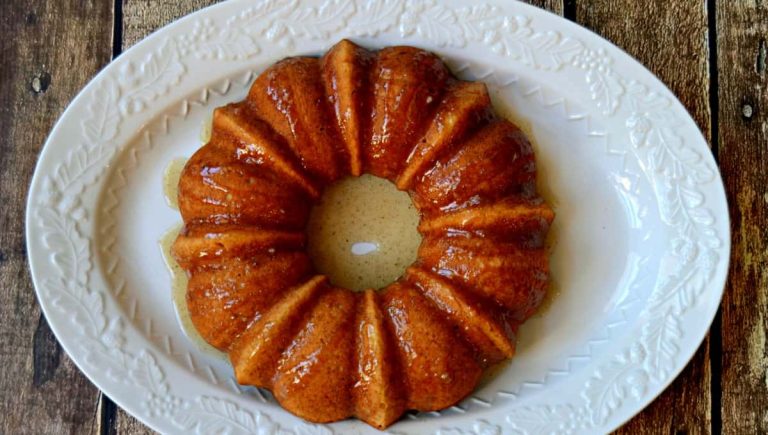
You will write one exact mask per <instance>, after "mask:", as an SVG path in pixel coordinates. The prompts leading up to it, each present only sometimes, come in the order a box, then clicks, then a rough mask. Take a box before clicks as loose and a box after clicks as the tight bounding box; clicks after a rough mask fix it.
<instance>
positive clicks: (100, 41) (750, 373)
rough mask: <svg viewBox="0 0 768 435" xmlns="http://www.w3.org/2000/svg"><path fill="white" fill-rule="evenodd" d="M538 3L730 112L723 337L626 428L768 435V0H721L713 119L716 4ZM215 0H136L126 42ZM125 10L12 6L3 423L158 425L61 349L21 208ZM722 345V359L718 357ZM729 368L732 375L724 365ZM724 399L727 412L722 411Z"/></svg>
mask: <svg viewBox="0 0 768 435" xmlns="http://www.w3.org/2000/svg"><path fill="white" fill-rule="evenodd" d="M527 2H528V3H530V4H533V5H536V6H538V7H542V8H545V9H547V10H550V11H552V12H554V13H557V14H560V15H563V14H564V15H566V17H568V18H570V19H573V20H575V21H577V22H579V23H580V24H582V25H584V26H586V27H588V28H591V29H593V30H595V31H596V32H597V33H599V34H601V35H603V36H604V37H606V38H607V39H608V40H610V41H612V42H614V43H616V44H617V45H619V46H620V47H622V48H624V49H625V50H627V51H628V52H629V53H630V54H632V55H633V56H635V57H636V58H638V59H639V60H640V61H641V62H642V63H643V64H645V65H646V66H648V67H649V69H651V70H652V71H653V72H654V73H656V74H657V75H658V76H659V77H660V78H661V79H662V81H664V82H665V83H666V84H667V85H668V86H670V88H671V89H672V90H673V92H675V94H677V95H678V97H679V98H680V99H681V101H682V102H683V104H684V105H685V106H686V107H687V108H688V110H689V111H691V113H692V115H693V117H694V119H695V120H696V122H697V123H698V125H699V127H700V128H701V129H702V131H703V132H704V133H705V136H707V137H708V138H710V139H712V138H711V137H710V136H711V135H710V132H711V131H712V130H713V129H712V128H711V124H712V122H713V119H716V120H718V122H717V125H715V126H714V127H715V128H714V131H716V132H718V133H717V134H716V135H715V138H714V139H716V140H717V143H718V145H719V146H718V147H717V149H716V152H717V157H718V159H719V164H720V167H721V171H722V173H723V178H724V181H725V185H726V190H727V192H728V196H729V203H730V212H731V225H732V231H733V240H732V243H733V254H732V258H731V270H730V276H729V282H728V287H727V289H726V295H725V299H724V303H723V307H722V316H721V319H722V320H721V321H722V334H716V335H715V336H714V338H713V339H714V340H715V341H714V342H712V343H710V339H709V338H708V339H707V340H706V341H705V343H704V344H703V345H702V347H701V348H700V349H699V350H698V352H697V353H696V355H695V356H694V358H693V360H692V361H691V363H690V364H689V365H688V367H687V368H686V369H685V371H684V372H683V373H682V374H681V375H680V377H679V378H678V379H677V380H676V381H675V382H674V383H673V384H672V385H671V386H670V387H669V388H668V389H667V390H666V391H665V392H664V393H663V394H662V395H661V396H660V397H659V398H658V399H657V400H656V401H654V402H653V403H652V404H651V405H650V406H649V407H648V408H647V409H646V410H645V411H643V412H642V413H641V414H640V415H638V416H637V417H636V418H634V419H633V420H632V421H630V422H629V423H628V424H627V425H625V426H624V427H623V428H622V429H621V430H619V432H620V433H669V432H673V431H674V432H690V433H708V432H711V431H712V427H713V424H714V425H715V426H714V427H715V429H717V428H719V427H720V422H719V418H720V415H721V416H722V429H723V431H724V432H726V433H766V432H768V394H767V393H766V383H767V382H768V379H766V369H767V368H768V352H767V351H766V330H767V329H768V216H766V215H768V192H767V191H766V185H768V145H767V144H768V89H766V86H768V78H767V77H768V71H766V63H768V59H767V58H768V47H767V46H766V39H768V11H767V8H768V6H767V5H766V2H765V0H753V1H726V0H709V3H711V4H714V5H716V10H717V17H716V19H717V41H716V43H715V44H716V47H717V50H718V62H717V66H718V70H719V85H720V87H719V90H716V92H717V95H716V97H717V98H716V99H715V100H714V101H715V102H716V103H717V102H719V109H718V110H717V112H716V115H717V116H716V117H714V118H713V116H712V114H711V108H710V104H709V102H710V96H711V92H710V89H709V83H710V77H709V75H708V61H709V59H710V53H709V51H708V45H707V32H708V30H707V18H708V17H707V0H690V1H686V2H669V1H666V0H664V1H662V0H647V1H643V2H636V1H631V0H620V1H619V0H528V1H527ZM212 3H215V1H214V0H168V1H163V0H124V3H123V4H122V22H121V23H118V25H121V30H122V32H121V33H122V40H121V41H119V43H118V52H119V51H120V49H122V48H128V47H130V46H131V45H133V44H134V43H136V42H138V41H139V40H141V39H142V38H143V37H145V36H146V35H148V34H149V33H151V32H153V31H155V30H156V29H158V28H159V27H161V26H163V25H165V24H167V23H169V22H171V21H173V20H175V19H176V18H179V17H181V16H183V15H186V14H187V13H190V12H193V11H195V10H198V9H200V8H202V7H204V6H207V5H209V4H212ZM112 6H113V1H111V0H85V1H77V0H64V1H58V0H57V1H50V2H46V1H44V0H25V1H3V2H0V53H2V54H3V60H4V61H5V62H3V65H2V66H0V101H1V102H2V103H3V104H2V105H0V131H2V132H3V135H2V137H0V200H1V201H2V203H3V205H4V208H3V211H2V213H0V288H2V289H4V291H3V292H0V325H2V334H0V352H2V353H1V354H0V355H2V359H3V369H2V370H0V387H1V388H2V392H1V393H0V399H2V403H0V433H23V432H26V433H93V432H101V433H131V434H135V433H142V434H143V433H152V432H151V431H150V430H149V429H147V428H146V427H144V426H143V425H142V424H141V423H139V422H138V421H137V420H135V419H134V418H133V417H131V416H130V415H128V414H127V413H125V412H124V411H122V410H120V409H119V407H116V406H115V405H114V404H113V403H112V402H111V401H109V400H108V399H106V398H103V399H102V396H101V395H100V394H99V393H98V391H97V390H96V389H95V387H93V386H92V385H91V384H90V383H89V382H88V381H87V380H86V379H85V378H84V376H82V375H81V374H80V372H79V371H78V370H77V369H76V368H75V367H74V365H73V364H72V363H71V361H70V360H69V359H68V357H67V356H66V354H64V353H63V352H62V351H61V349H60V347H59V345H58V343H57V342H56V340H55V338H54V337H53V335H52V333H51V332H50V329H49V328H48V326H47V324H46V322H45V319H44V318H43V317H42V316H41V314H40V311H39V308H38V306H37V304H36V302H35V299H34V292H33V290H32V287H31V283H30V280H29V275H28V272H27V264H26V251H25V245H24V240H23V219H20V218H19V217H20V216H23V212H24V208H23V207H24V202H25V199H26V191H27V187H28V182H29V178H30V176H31V173H32V171H33V168H34V162H35V160H36V157H37V153H38V151H39V149H40V147H41V146H42V143H43V141H44V138H45V137H46V135H47V134H48V131H49V130H50V127H51V126H52V123H53V122H54V121H55V119H56V118H57V117H58V116H59V114H60V113H61V111H62V110H63V108H64V107H65V106H66V104H67V103H68V102H69V101H70V99H71V98H72V97H73V96H74V95H75V93H76V92H77V91H78V90H79V89H80V88H81V87H82V86H83V85H84V84H85V83H86V82H87V81H88V80H89V79H90V78H91V77H92V76H93V75H94V74H95V73H96V72H97V71H98V69H99V68H100V67H101V66H103V65H104V64H105V63H106V62H107V61H108V60H109V57H110V54H111V52H112V40H111V36H112V24H113V11H112ZM710 18H711V17H710ZM73 65H77V68H72V66H73ZM717 107H718V104H715V108H717ZM30 126H32V127H30ZM721 336H722V341H720V337H721ZM710 345H711V347H712V349H714V351H713V352H714V355H713V356H714V357H715V360H716V361H715V363H711V361H710V358H709V356H710V353H711V351H710ZM721 348H722V355H719V354H718V351H719V349H721ZM720 367H722V373H720V372H717V373H713V370H717V369H719V368H720ZM713 379H714V383H715V384H714V385H712V382H713ZM712 387H714V390H713V389H712ZM720 389H722V402H721V403H719V402H715V403H712V398H713V397H714V398H715V400H717V399H719V398H720ZM713 391H714V392H715V393H716V394H714V396H713ZM713 409H715V410H716V411H717V412H716V414H717V418H716V419H717V420H718V421H712V419H713V412H712V410H713Z"/></svg>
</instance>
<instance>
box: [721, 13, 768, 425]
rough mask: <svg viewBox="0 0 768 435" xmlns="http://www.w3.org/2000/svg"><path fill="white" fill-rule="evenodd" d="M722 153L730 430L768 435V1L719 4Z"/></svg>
mask: <svg viewBox="0 0 768 435" xmlns="http://www.w3.org/2000/svg"><path fill="white" fill-rule="evenodd" d="M717 33H718V38H717V49H718V80H719V84H720V89H719V92H718V95H719V111H718V121H719V143H718V157H719V163H720V168H721V170H722V173H723V181H724V182H725V189H726V192H727V194H728V201H729V207H730V214H731V232H732V248H731V249H732V251H731V268H730V275H729V280H728V286H727V287H726V290H725V297H724V299H723V305H722V330H723V333H722V336H723V340H722V343H723V346H722V349H723V352H722V361H721V362H722V372H721V382H722V389H723V396H722V407H721V412H722V422H723V425H722V427H723V432H725V433H733V434H739V433H768V394H766V392H767V391H768V387H767V386H766V381H768V379H766V370H767V369H768V350H767V349H766V333H768V66H767V65H766V63H768V43H767V42H766V40H768V3H766V2H765V1H719V2H717Z"/></svg>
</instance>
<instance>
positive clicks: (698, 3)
mask: <svg viewBox="0 0 768 435" xmlns="http://www.w3.org/2000/svg"><path fill="white" fill-rule="evenodd" d="M571 18H572V19H575V21H577V22H578V23H579V24H581V25H583V26H585V27H587V28H589V29H592V30H593V31H595V32H596V33H598V34H600V35H601V36H603V37H605V38H606V39H608V40H609V41H611V42H613V43H614V44H616V45H618V46H619V47H621V48H623V49H624V50H626V51H627V52H628V53H629V54H631V55H632V56H634V57H635V58H637V59H638V60H639V61H640V62H641V63H643V64H644V65H645V66H647V67H648V68H649V69H650V70H651V71H653V72H654V73H655V74H656V75H657V76H658V77H659V78H660V79H661V80H662V81H663V82H664V83H666V84H667V86H669V87H670V88H671V89H672V91H673V92H674V93H675V94H676V95H677V96H678V98H680V101H682V103H683V105H685V107H686V108H687V109H688V111H689V112H691V115H692V116H693V119H694V120H695V121H696V123H697V124H698V125H699V128H700V129H701V130H702V132H703V133H704V135H705V136H706V137H707V138H709V136H710V132H711V124H710V123H711V115H710V105H709V97H710V94H709V64H708V59H709V50H708V43H707V41H708V35H707V32H708V26H707V8H706V1H705V0H695V1H694V0H691V1H685V2H670V1H667V0H648V1H642V2H635V1H625V2H617V1H613V0H591V1H585V0H579V1H576V2H575V17H571ZM709 345H710V344H709V338H707V339H706V340H705V342H704V343H703V344H702V345H701V348H700V349H699V350H698V351H697V352H696V354H695V355H694V357H693V359H692V360H691V362H690V363H689V364H688V366H687V367H686V368H685V370H684V371H683V372H682V373H681V374H680V376H679V377H678V378H677V379H676V380H675V382H674V383H672V385H670V386H669V388H667V389H666V391H664V393H663V394H662V395H661V396H659V398H658V399H656V400H655V401H654V402H653V403H652V404H651V405H649V406H648V408H646V409H645V410H644V411H643V412H642V413H640V414H639V415H637V416H636V417H635V418H634V419H632V420H631V421H629V422H628V423H627V424H626V425H624V426H623V427H622V428H621V429H620V430H619V431H618V432H619V433H626V434H638V433H648V434H656V433H681V432H682V433H709V432H710V431H711V418H712V414H711V397H712V395H711V379H712V374H711V366H710V359H709Z"/></svg>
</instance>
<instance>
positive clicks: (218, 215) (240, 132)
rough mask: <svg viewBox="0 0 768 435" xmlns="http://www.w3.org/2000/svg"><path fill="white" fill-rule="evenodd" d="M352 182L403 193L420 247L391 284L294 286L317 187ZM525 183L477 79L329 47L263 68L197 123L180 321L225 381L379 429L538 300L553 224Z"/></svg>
mask: <svg viewBox="0 0 768 435" xmlns="http://www.w3.org/2000/svg"><path fill="white" fill-rule="evenodd" d="M363 172H369V173H372V174H374V175H377V176H379V177H384V178H387V179H389V180H391V181H393V182H395V183H396V184H397V186H398V188H400V189H401V190H408V191H409V192H410V194H411V197H412V198H413V201H414V203H415V204H416V206H417V208H418V209H419V211H420V213H421V222H420V224H419V231H420V232H421V233H422V235H423V236H424V238H423V242H422V245H421V246H420V248H419V252H418V255H419V259H418V260H417V262H416V264H415V265H414V266H413V267H411V268H409V269H408V271H407V272H406V274H405V276H404V277H403V278H402V279H401V280H400V281H398V282H396V283H393V284H391V285H390V286H388V287H387V288H386V289H384V290H382V291H379V292H374V291H373V290H368V291H366V292H365V293H362V294H354V293H351V292H349V291H348V290H344V289H338V288H333V287H332V286H331V285H330V284H329V283H328V281H327V278H325V277H324V276H320V275H316V276H314V277H312V274H313V271H312V265H311V262H310V260H309V259H308V257H307V256H306V254H305V252H304V248H305V239H306V236H305V234H304V233H303V232H302V229H303V228H304V227H305V224H306V220H307V215H308V211H309V208H310V207H311V201H312V200H314V199H316V198H318V197H319V195H320V194H321V190H322V188H323V187H324V186H325V185H326V184H327V183H329V182H331V181H333V180H336V179H338V178H339V177H342V176H346V175H354V176H356V175H360V174H361V173H363ZM535 176H536V170H535V164H534V156H533V150H532V147H531V144H530V143H529V142H528V140H527V139H526V138H525V136H524V135H523V133H522V132H521V131H520V130H519V129H518V128H517V127H516V126H515V125H514V124H512V123H511V122H509V121H506V120H503V119H498V118H497V116H496V115H495V113H494V111H493V108H492V107H491V105H490V98H489V95H488V91H487V89H486V87H485V85H484V84H482V83H472V82H461V81H458V80H456V79H455V78H453V76H452V75H451V73H450V72H449V71H448V69H447V68H446V67H445V65H444V64H443V63H442V61H440V59H439V58H438V57H437V56H435V55H434V54H432V53H429V52H426V51H423V50H419V49H417V48H413V47H388V48H385V49H383V50H380V51H378V52H370V51H367V50H365V49H363V48H361V47H359V46H357V45H355V44H353V43H352V42H349V41H342V42H340V43H339V44H337V45H336V46H335V47H333V48H332V49H331V50H330V51H329V52H328V53H326V54H325V55H324V56H323V57H322V58H321V59H314V58H306V57H304V58H291V59H286V60H283V61H281V62H278V63H276V64H275V65H273V66H272V67H270V68H268V69H267V70H266V71H265V72H264V73H262V74H261V75H260V76H259V77H258V78H257V79H256V81H255V83H254V85H253V87H252V88H251V91H250V93H249V95H248V98H247V99H246V100H245V101H244V102H239V103H234V104H230V105H227V106H224V107H221V108H218V109H217V110H216V111H215V113H214V119H213V131H212V136H211V140H210V141H209V143H208V144H206V145H205V146H204V147H202V148H201V149H200V150H199V151H198V152H197V153H195V155H194V156H192V158H191V159H190V161H189V162H188V163H187V165H186V167H185V169H184V171H183V172H182V175H181V180H180V182H179V203H180V211H181V214H182V218H183V219H184V223H185V228H184V229H183V231H182V232H181V234H180V235H179V237H178V238H177V240H176V241H175V243H174V246H173V248H172V252H173V254H174V256H175V257H176V259H177V260H178V261H179V264H180V265H181V266H182V267H183V268H184V269H186V270H187V272H188V273H189V274H190V283H189V287H188V289H187V303H188V307H189V311H190V315H191V316H192V320H193V323H194V325H195V327H196V328H197V329H198V331H199V332H200V334H201V335H202V337H203V338H204V339H205V340H206V341H208V342H209V343H211V344H212V345H214V346H216V347H218V348H219V349H222V350H226V351H228V353H229V358H230V360H231V362H232V365H233V368H234V371H235V376H236V378H237V380H238V382H240V383H242V384H247V385H254V386H257V387H263V388H269V389H271V390H272V391H273V393H274V395H275V397H276V398H277V400H278V401H279V402H280V403H281V405H282V406H283V407H285V408H286V409H287V410H289V411H291V412H293V413H294V414H296V415H298V416H301V417H303V418H305V419H307V420H310V421H314V422H330V421H336V420H339V419H343V418H347V417H349V416H356V417H358V418H360V419H361V420H363V421H365V422H367V423H368V424H370V425H372V426H374V427H377V428H379V429H383V428H386V427H387V426H389V425H390V424H392V423H393V422H394V421H396V420H397V419H398V418H400V416H401V415H402V414H403V413H404V412H405V411H406V410H408V409H415V410H419V411H433V410H440V409H443V408H446V407H448V406H451V405H453V404H455V403H457V402H458V401H460V400H462V399H463V398H464V397H466V396H467V395H468V394H469V393H470V392H471V391H472V389H473V388H474V387H475V385H476V384H477V382H478V379H479V377H480V375H481V372H482V370H483V368H484V367H486V366H488V365H489V364H492V363H494V362H497V361H500V360H502V359H504V358H509V357H511V356H512V355H513V354H514V351H515V347H514V346H515V342H514V332H515V330H516V329H517V327H518V326H519V324H520V323H521V322H522V321H523V320H525V318H527V317H528V316H530V315H531V314H532V313H533V312H534V311H535V309H536V307H537V306H538V305H539V303H540V302H541V299H542V297H543V295H544V292H545V291H546V287H547V283H548V273H549V270H548V267H549V266H548V259H547V252H546V250H545V248H544V237H545V235H546V233H547V230H548V229H549V225H550V224H551V222H552V219H553V218H554V213H553V212H552V210H551V209H550V208H549V206H547V205H546V204H545V203H544V202H543V200H542V199H541V198H539V197H538V196H537V194H536V191H535Z"/></svg>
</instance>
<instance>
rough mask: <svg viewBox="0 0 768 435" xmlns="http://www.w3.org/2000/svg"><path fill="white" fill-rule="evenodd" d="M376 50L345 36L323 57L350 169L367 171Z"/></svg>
mask: <svg viewBox="0 0 768 435" xmlns="http://www.w3.org/2000/svg"><path fill="white" fill-rule="evenodd" d="M372 63H373V54H372V53H371V52H369V51H368V50H366V49H364V48H362V47H358V46H357V45H355V44H353V43H351V42H349V41H347V40H343V41H341V42H339V43H338V44H336V45H335V46H334V47H333V48H332V49H331V50H329V51H328V53H327V54H326V55H325V56H323V58H322V59H321V60H320V64H321V70H322V76H323V84H324V85H325V94H326V95H327V98H328V101H329V104H330V105H331V107H332V108H333V111H334V114H335V118H334V119H335V122H336V125H337V128H338V130H339V131H340V132H341V135H342V137H343V138H344V142H345V143H346V148H347V155H348V156H349V169H348V170H349V173H350V175H353V176H358V175H360V174H362V173H363V156H362V144H363V143H364V142H365V141H367V138H364V137H363V134H364V131H365V127H366V126H367V125H368V122H364V121H365V118H366V116H367V114H368V113H369V100H370V98H369V96H368V93H369V92H370V69H371V64H372Z"/></svg>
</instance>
